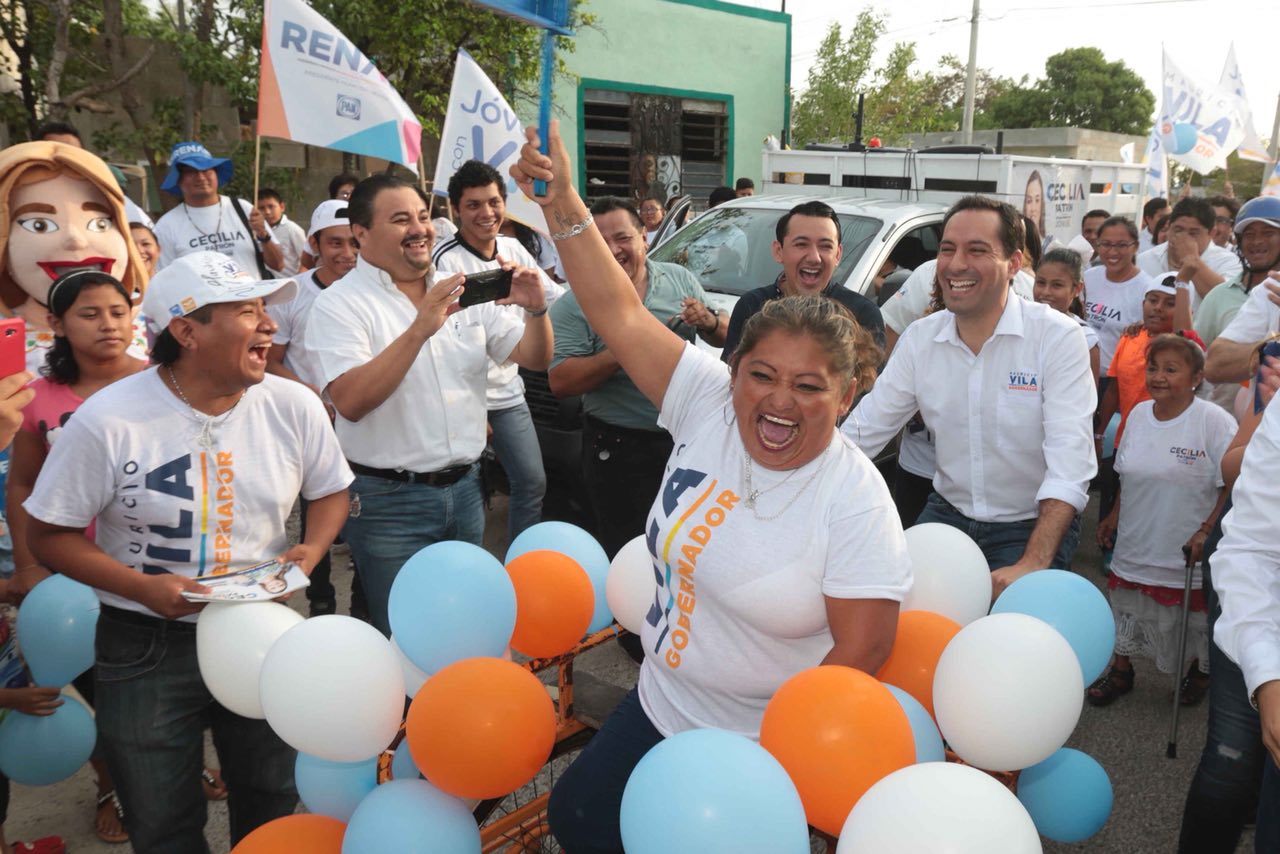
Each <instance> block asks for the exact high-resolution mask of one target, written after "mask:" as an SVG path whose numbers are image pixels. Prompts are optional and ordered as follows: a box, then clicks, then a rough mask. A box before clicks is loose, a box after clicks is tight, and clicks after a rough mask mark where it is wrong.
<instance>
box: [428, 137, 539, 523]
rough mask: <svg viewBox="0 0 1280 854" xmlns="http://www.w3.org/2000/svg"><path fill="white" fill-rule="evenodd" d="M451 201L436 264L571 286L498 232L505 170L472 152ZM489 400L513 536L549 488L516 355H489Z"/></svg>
mask: <svg viewBox="0 0 1280 854" xmlns="http://www.w3.org/2000/svg"><path fill="white" fill-rule="evenodd" d="M449 202H450V203H451V204H452V205H453V209H454V210H455V211H457V213H458V223H459V224H458V233H457V234H456V235H454V237H453V238H452V239H451V240H446V241H444V242H443V243H441V244H440V246H439V247H437V248H436V251H435V252H434V253H432V255H431V260H432V261H434V262H435V265H436V269H437V270H439V271H440V272H441V273H466V274H467V275H468V277H470V276H473V275H475V274H477V273H484V272H486V271H497V270H499V269H501V267H502V263H503V262H504V261H506V262H510V263H512V264H518V265H520V266H521V267H528V268H530V269H533V270H537V271H538V273H539V276H540V280H541V282H542V292H543V295H544V296H545V297H546V300H547V305H551V304H552V303H553V302H555V301H556V300H557V299H558V298H559V297H560V295H561V294H563V293H564V288H562V287H560V286H559V285H557V284H556V283H555V282H553V281H551V279H550V277H548V276H547V274H546V273H544V272H542V271H541V270H540V269H539V268H538V262H537V261H536V260H534V258H533V256H531V255H530V254H529V252H528V250H526V249H525V248H524V247H523V246H521V245H520V241H518V240H516V239H515V238H514V237H507V236H505V235H502V234H499V233H498V229H499V228H501V227H502V221H503V219H505V218H506V215H507V187H506V182H505V181H503V179H502V175H501V174H499V173H498V170H496V169H494V168H493V167H492V166H490V165H489V164H487V163H481V162H480V161H479V160H468V161H467V162H466V163H464V164H462V166H460V167H458V171H457V172H455V173H454V175H453V177H452V178H450V179H449ZM473 287H474V286H473ZM461 302H462V304H463V306H464V307H465V306H466V305H467V303H468V294H466V293H464V294H463V297H462V300H461ZM504 311H506V312H507V313H509V314H511V315H512V316H513V317H518V316H519V314H520V308H519V307H518V306H510V307H508V308H506V309H504ZM485 405H486V406H487V407H488V410H489V426H490V427H491V428H493V438H492V439H491V441H492V443H493V449H494V451H495V452H496V453H497V454H498V462H500V463H502V468H503V470H504V471H506V473H507V481H508V482H509V483H510V485H511V501H510V504H509V505H508V507H509V509H508V514H507V535H508V537H509V538H510V539H511V540H514V539H515V538H516V537H517V536H518V535H519V534H520V532H521V531H523V530H524V529H525V528H528V527H529V526H530V525H535V524H537V523H538V522H540V521H541V520H542V498H543V496H544V495H545V494H546V491H547V473H546V471H545V470H544V469H543V467H542V449H541V448H540V447H539V446H538V434H537V433H536V432H535V431H534V428H533V416H532V415H530V414H529V404H528V403H526V402H525V399H524V381H523V380H522V379H520V373H519V370H518V369H517V367H516V365H515V363H514V362H511V361H510V360H508V361H506V362H502V363H498V362H494V361H490V362H489V376H488V388H487V390H486V392H485Z"/></svg>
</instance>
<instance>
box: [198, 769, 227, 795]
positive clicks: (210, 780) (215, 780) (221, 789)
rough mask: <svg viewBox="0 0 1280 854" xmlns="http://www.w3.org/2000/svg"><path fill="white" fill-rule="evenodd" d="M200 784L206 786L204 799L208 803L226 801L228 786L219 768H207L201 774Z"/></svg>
mask: <svg viewBox="0 0 1280 854" xmlns="http://www.w3.org/2000/svg"><path fill="white" fill-rule="evenodd" d="M200 783H201V785H203V786H204V797H205V800H207V801H225V800H226V799H227V784H226V783H224V782H222V774H220V773H219V772H218V769H217V768H206V769H204V770H203V771H201V772H200Z"/></svg>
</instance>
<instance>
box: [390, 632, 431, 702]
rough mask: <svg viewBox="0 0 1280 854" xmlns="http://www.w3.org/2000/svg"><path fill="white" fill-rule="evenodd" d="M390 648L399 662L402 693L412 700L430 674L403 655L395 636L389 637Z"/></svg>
mask: <svg viewBox="0 0 1280 854" xmlns="http://www.w3.org/2000/svg"><path fill="white" fill-rule="evenodd" d="M391 648H392V649H394V650H395V651H396V658H397V659H398V660H399V662H400V675H402V676H403V677H404V693H405V695H406V696H408V697H409V698H410V699H412V698H414V697H416V696H418V691H419V690H421V688H422V685H423V683H425V682H426V681H427V677H429V676H430V675H431V674H430V673H427V672H426V671H425V670H423V669H422V668H420V667H418V665H416V664H414V663H413V662H412V661H410V660H409V656H407V655H405V654H404V650H402V649H401V648H400V644H398V643H396V636H395V635H392V636H391Z"/></svg>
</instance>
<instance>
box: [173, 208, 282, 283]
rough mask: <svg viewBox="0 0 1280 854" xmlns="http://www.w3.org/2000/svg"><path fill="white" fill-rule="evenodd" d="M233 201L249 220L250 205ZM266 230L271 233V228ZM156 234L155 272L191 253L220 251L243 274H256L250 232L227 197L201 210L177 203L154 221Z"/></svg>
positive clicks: (255, 260)
mask: <svg viewBox="0 0 1280 854" xmlns="http://www.w3.org/2000/svg"><path fill="white" fill-rule="evenodd" d="M236 202H237V203H238V204H239V205H240V209H241V210H242V211H244V216H245V219H246V220H248V218H249V212H250V211H252V210H253V205H251V204H249V203H248V202H246V201H245V200H244V199H237V200H236ZM264 225H265V224H264ZM266 229H267V231H268V233H271V226H269V225H268V226H266ZM155 233H156V240H157V241H158V242H159V243H160V260H159V261H157V262H156V269H157V270H163V269H164V268H165V267H167V266H169V264H171V263H173V262H174V261H175V260H177V259H178V258H181V257H182V256H183V255H190V254H191V253H192V252H221V253H222V254H223V255H226V256H227V257H228V258H234V259H235V261H236V263H237V264H239V265H240V269H242V270H244V271H245V272H246V273H249V274H251V275H253V276H257V275H259V271H258V256H257V253H255V252H254V249H253V245H254V242H255V241H254V237H253V232H252V231H250V230H249V229H248V228H245V225H244V223H243V222H241V221H240V217H239V216H237V215H236V212H235V210H234V209H233V208H232V207H231V199H229V198H227V197H226V196H218V204H216V205H209V206H208V207H203V208H193V207H191V206H189V205H185V204H179V205H178V206H177V207H176V208H174V209H173V210H171V211H169V212H168V213H167V214H165V215H164V216H162V217H160V219H158V220H157V221H156V227H155Z"/></svg>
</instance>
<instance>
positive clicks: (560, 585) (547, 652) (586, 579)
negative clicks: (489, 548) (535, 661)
mask: <svg viewBox="0 0 1280 854" xmlns="http://www.w3.org/2000/svg"><path fill="white" fill-rule="evenodd" d="M507 574H508V575H510V576H511V583H512V585H514V586H515V588H516V628H515V631H514V632H513V633H512V635H511V648H512V649H514V650H515V651H516V652H520V653H523V654H525V655H527V656H529V657H531V658H545V657H547V656H552V655H560V654H561V653H565V652H568V651H569V650H570V649H572V648H573V645H574V644H576V643H577V642H578V641H580V640H582V636H583V635H585V634H586V633H587V627H588V626H590V625H591V614H592V613H593V612H594V611H595V608H596V594H595V591H593V590H592V589H591V577H590V576H589V575H587V571H586V570H585V569H583V568H582V566H581V565H580V564H579V563H578V562H577V561H575V560H574V559H573V558H571V557H569V556H568V555H564V554H561V553H560V552H553V551H547V550H542V551H532V552H525V553H524V554H522V555H520V556H519V557H518V558H515V559H513V560H512V561H511V562H510V563H508V564H507Z"/></svg>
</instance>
